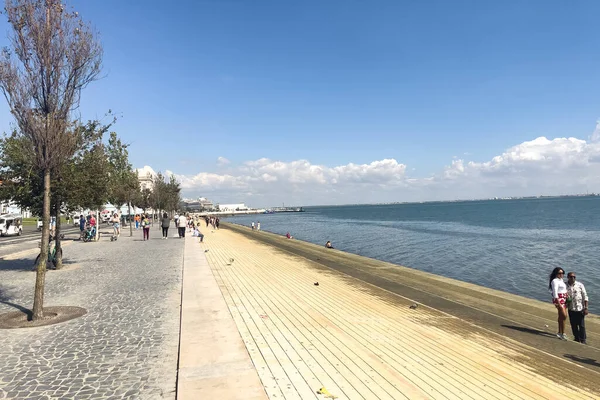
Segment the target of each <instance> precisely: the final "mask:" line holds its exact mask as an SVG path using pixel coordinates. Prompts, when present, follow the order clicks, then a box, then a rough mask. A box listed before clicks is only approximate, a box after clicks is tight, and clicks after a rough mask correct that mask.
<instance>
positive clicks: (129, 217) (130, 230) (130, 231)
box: [127, 200, 133, 237]
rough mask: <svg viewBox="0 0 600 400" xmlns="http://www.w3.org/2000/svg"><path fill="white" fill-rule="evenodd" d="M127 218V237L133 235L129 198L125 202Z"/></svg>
mask: <svg viewBox="0 0 600 400" xmlns="http://www.w3.org/2000/svg"><path fill="white" fill-rule="evenodd" d="M127 213H128V214H129V215H128V216H127V220H128V221H129V237H132V236H133V224H132V223H131V200H129V202H128V203H127Z"/></svg>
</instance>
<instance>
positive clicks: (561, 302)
mask: <svg viewBox="0 0 600 400" xmlns="http://www.w3.org/2000/svg"><path fill="white" fill-rule="evenodd" d="M564 276H565V270H564V269H563V268H561V267H556V268H554V270H552V273H551V274H550V282H549V284H548V290H549V291H550V292H551V293H552V303H553V304H554V306H555V307H556V309H557V310H558V333H557V334H556V336H557V337H558V338H559V339H561V340H568V339H567V336H566V334H565V321H566V320H567V315H568V317H569V322H570V323H571V330H572V331H573V336H574V338H575V341H576V342H579V343H583V344H587V337H586V334H585V316H586V315H588V295H587V292H586V290H585V286H584V285H583V283H581V282H579V281H577V275H576V274H575V272H569V273H568V274H567V283H566V284H565V281H564Z"/></svg>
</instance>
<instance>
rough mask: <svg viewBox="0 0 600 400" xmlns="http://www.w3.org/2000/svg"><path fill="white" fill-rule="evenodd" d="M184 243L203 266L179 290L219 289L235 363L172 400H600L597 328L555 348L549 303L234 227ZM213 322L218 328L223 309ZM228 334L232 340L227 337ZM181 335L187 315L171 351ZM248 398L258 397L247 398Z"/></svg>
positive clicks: (208, 371) (189, 383)
mask: <svg viewBox="0 0 600 400" xmlns="http://www.w3.org/2000/svg"><path fill="white" fill-rule="evenodd" d="M194 241H195V239H193V238H188V239H186V253H187V252H188V251H189V250H188V246H195V248H196V249H197V250H194V252H196V253H198V254H199V257H200V259H203V258H205V259H206V261H204V260H202V261H197V262H195V263H194V264H193V265H187V264H186V265H185V267H184V277H185V276H186V275H187V272H186V271H187V270H188V268H189V269H190V270H192V271H193V270H194V269H198V268H200V269H202V270H203V282H204V283H203V284H202V285H199V284H198V286H197V288H198V289H200V288H201V287H203V286H204V285H209V286H212V287H218V288H219V289H220V292H221V295H222V299H223V301H224V303H225V304H226V306H227V310H228V311H229V313H230V319H228V320H227V322H226V323H227V324H229V325H228V326H230V329H228V330H227V337H225V336H223V341H224V342H223V343H229V344H228V345H227V346H229V345H230V344H231V343H232V340H233V343H234V344H233V345H232V346H233V347H232V348H236V349H238V350H237V356H232V358H233V361H228V360H223V361H222V362H221V361H215V363H214V365H213V367H212V368H210V367H209V366H207V365H203V366H202V367H201V368H197V369H195V370H196V371H200V372H202V373H199V374H198V375H193V374H189V373H186V374H185V376H186V380H185V381H182V380H180V389H184V388H186V387H187V388H188V389H189V391H185V390H180V391H179V394H180V397H181V398H182V399H183V398H185V399H192V398H201V397H202V396H205V397H206V398H211V396H216V395H217V393H218V391H215V390H217V389H215V388H222V387H223V386H222V383H223V382H226V383H227V384H228V385H229V386H227V387H228V388H227V392H226V393H228V394H231V396H232V397H227V398H239V399H244V398H249V397H245V394H248V393H251V394H252V397H251V398H269V399H281V398H285V399H324V398H340V399H354V398H357V399H359V398H362V399H402V398H406V399H487V398H490V399H504V398H526V399H554V398H556V399H559V398H561V399H564V398H573V399H582V398H586V399H587V398H589V399H591V398H598V397H597V393H600V349H598V347H597V346H598V343H599V341H598V335H599V334H600V329H599V327H600V324H599V323H598V318H597V317H596V316H589V317H588V319H587V320H586V324H587V326H588V331H589V337H590V339H589V343H590V345H588V346H584V345H581V344H579V343H575V342H563V341H560V340H558V339H557V338H556V337H554V331H553V329H554V328H555V325H556V321H555V319H556V316H555V311H554V309H553V307H552V305H551V304H549V303H548V304H546V303H542V302H539V301H535V300H530V299H526V298H523V297H519V296H513V295H510V294H507V293H503V292H499V291H495V290H490V289H486V288H482V287H479V286H476V285H471V284H467V283H463V282H459V281H455V280H452V279H446V278H442V277H439V276H435V275H431V274H427V273H424V272H420V271H416V270H412V269H409V268H404V267H401V266H396V265H392V264H389V263H384V262H380V261H377V260H372V259H366V258H364V257H360V256H356V255H352V254H347V253H343V252H341V251H337V250H328V249H325V248H324V247H321V246H316V245H312V244H309V243H305V242H300V241H297V240H293V239H292V240H289V239H286V238H284V237H281V236H278V235H274V234H270V233H267V232H256V231H251V230H250V229H248V228H246V227H241V226H236V225H232V224H225V229H221V230H218V231H210V232H205V243H203V244H199V243H195V242H194ZM192 248H193V247H192ZM184 281H185V278H184ZM202 290H203V291H204V290H205V289H202ZM212 292H214V291H212ZM212 292H211V293H212ZM185 296H186V289H185V287H184V298H185ZM198 296H199V298H201V297H202V294H201V293H200V292H199V293H198ZM217 297H218V296H217ZM185 306H186V305H185V303H184V312H185ZM221 307H223V304H221ZM214 313H215V314H217V315H220V316H221V317H220V318H219V320H221V319H223V318H224V317H223V315H224V311H223V310H222V309H221V310H219V311H216V310H215V311H214ZM224 319H227V318H224ZM231 321H233V322H234V325H235V327H236V328H237V335H239V337H236V336H237V335H235V334H234V335H233V338H232V337H231V326H232V324H231ZM222 322H223V323H225V321H222ZM186 326H187V325H186V321H185V315H184V319H183V321H182V339H183V338H184V333H185V331H186ZM546 326H548V327H546ZM207 329H210V328H208V327H207ZM214 329H217V330H219V329H220V328H218V327H217V328H214ZM234 339H237V340H234ZM241 343H243V345H244V346H245V350H246V351H245V352H243V351H240V348H241V347H240V346H241ZM184 346H185V343H182V348H184ZM218 346H220V344H219V338H218V337H217V338H216V341H215V337H211V338H210V340H206V341H205V342H204V343H198V342H196V346H195V347H192V348H191V351H193V352H196V353H198V354H199V355H201V354H203V353H204V352H206V351H210V349H211V348H213V347H218ZM186 348H189V347H186ZM240 357H241V358H240ZM250 361H251V364H252V365H253V367H254V368H253V370H250V371H249V370H248V366H249V365H250ZM205 362H206V361H205V360H204V361H201V363H205ZM190 368H193V367H190ZM192 370H193V369H192ZM215 371H217V372H219V373H217V374H216V375H218V376H215ZM253 371H254V372H255V373H253ZM184 372H185V371H184ZM203 373H204V375H203ZM180 376H181V374H180ZM237 376H239V380H236V377H237ZM236 382H237V383H236ZM257 382H260V384H258V383H257ZM238 383H239V385H240V386H239V390H237V389H236V384H238ZM257 385H259V386H257ZM193 388H195V389H196V390H193ZM250 388H252V389H250ZM259 388H262V390H263V391H264V393H262V394H260V395H259V394H257V393H258V392H257V391H258V389H259ZM259 392H260V391H259ZM235 393H237V394H238V395H235ZM326 396H335V397H326Z"/></svg>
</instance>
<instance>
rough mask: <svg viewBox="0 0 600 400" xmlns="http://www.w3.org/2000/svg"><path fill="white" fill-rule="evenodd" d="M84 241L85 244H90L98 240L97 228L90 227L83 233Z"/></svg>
mask: <svg viewBox="0 0 600 400" xmlns="http://www.w3.org/2000/svg"><path fill="white" fill-rule="evenodd" d="M82 239H83V241H84V242H90V241H92V240H95V239H96V227H95V226H89V225H88V227H87V228H86V230H85V231H83V237H82Z"/></svg>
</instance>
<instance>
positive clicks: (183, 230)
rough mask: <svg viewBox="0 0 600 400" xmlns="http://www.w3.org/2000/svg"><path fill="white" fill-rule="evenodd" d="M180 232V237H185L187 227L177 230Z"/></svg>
mask: <svg viewBox="0 0 600 400" xmlns="http://www.w3.org/2000/svg"><path fill="white" fill-rule="evenodd" d="M177 229H178V230H179V237H185V227H183V228H182V227H179V228H177Z"/></svg>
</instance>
